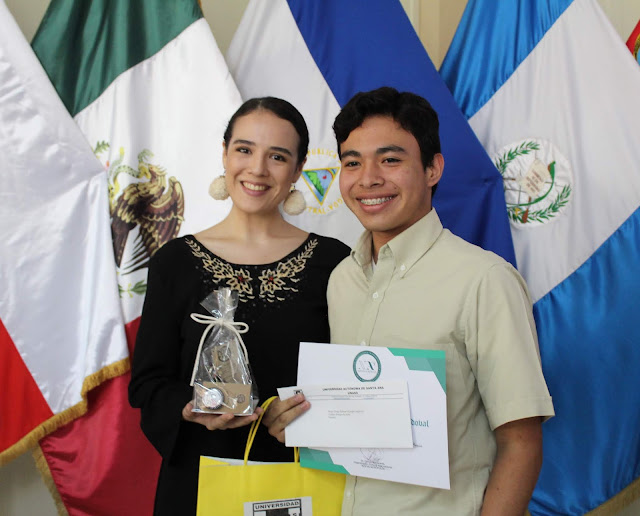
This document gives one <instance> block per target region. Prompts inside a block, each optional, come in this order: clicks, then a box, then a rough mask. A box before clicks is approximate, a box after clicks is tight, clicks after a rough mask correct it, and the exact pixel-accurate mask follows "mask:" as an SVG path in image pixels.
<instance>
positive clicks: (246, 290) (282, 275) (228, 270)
mask: <svg viewBox="0 0 640 516" xmlns="http://www.w3.org/2000/svg"><path fill="white" fill-rule="evenodd" d="M185 240H186V242H187V244H188V245H189V247H190V248H191V252H192V253H193V255H194V256H195V257H196V258H200V260H202V266H203V267H204V269H205V270H206V271H208V272H210V273H211V274H212V276H213V279H214V280H215V281H216V282H218V283H224V284H226V286H228V287H229V288H232V289H234V290H237V291H238V294H239V295H238V299H239V300H240V301H242V302H247V301H249V300H254V299H256V296H255V295H254V293H253V287H252V286H251V282H252V281H253V278H252V277H251V273H250V272H249V271H248V270H247V269H244V268H242V267H237V268H235V267H233V266H232V265H231V264H230V263H227V262H224V261H222V260H220V259H219V258H217V257H215V256H213V257H212V256H211V255H209V254H208V253H207V252H206V251H203V250H202V249H201V248H200V246H199V245H198V242H196V241H194V240H191V239H189V238H187V239H185ZM317 245H318V241H317V240H315V239H314V240H310V241H309V243H308V244H307V245H306V246H305V247H304V249H303V250H302V252H300V253H299V254H298V255H296V256H292V257H291V258H289V259H288V260H287V261H284V262H279V263H278V264H277V266H276V268H275V270H273V269H263V270H262V273H261V274H260V276H258V280H259V281H260V294H259V297H260V299H263V300H265V301H267V302H269V303H274V302H276V301H284V299H285V298H284V297H281V296H282V295H284V293H285V292H287V291H288V292H298V289H297V288H295V284H296V283H298V282H299V281H300V278H298V277H296V276H297V275H298V274H299V273H300V272H302V271H303V270H304V268H305V266H306V264H307V260H308V259H309V258H311V256H312V255H313V250H314V249H315V248H316V246H317ZM278 294H280V295H278Z"/></svg>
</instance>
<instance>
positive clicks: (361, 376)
mask: <svg viewBox="0 0 640 516" xmlns="http://www.w3.org/2000/svg"><path fill="white" fill-rule="evenodd" d="M445 369H446V368H445V353H444V351H441V350H435V351H434V350H423V349H402V348H380V347H361V346H344V345H338V344H317V343H309V342H303V343H301V344H300V355H299V357H298V384H300V385H304V384H329V383H343V382H351V381H353V380H354V378H355V379H356V380H357V381H363V383H367V384H368V385H375V384H376V383H379V382H387V381H393V380H402V381H406V382H407V386H408V390H409V405H410V411H411V429H412V433H413V443H414V447H413V448H412V449H390V448H382V447H358V448H355V447H354V448H335V447H326V448H325V447H323V448H321V449H319V448H301V449H300V464H301V465H302V466H303V467H310V468H316V469H323V470H327V471H336V472H340V473H346V474H350V475H357V476H361V477H369V478H377V479H380V480H389V481H393V482H402V483H406V484H416V485H421V486H429V487H437V488H442V489H449V488H450V483H449V451H448V450H449V446H448V440H447V397H446V381H445ZM386 423H387V421H386V420H382V421H380V422H379V426H385V425H386Z"/></svg>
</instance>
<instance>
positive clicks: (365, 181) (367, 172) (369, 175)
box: [360, 163, 384, 188]
mask: <svg viewBox="0 0 640 516" xmlns="http://www.w3.org/2000/svg"><path fill="white" fill-rule="evenodd" d="M383 182H384V181H383V179H382V175H381V170H380V167H379V166H378V165H377V164H376V163H364V164H363V165H362V169H361V172H360V185H361V186H363V187H365V188H369V187H372V186H378V185H381V184H382V183H383Z"/></svg>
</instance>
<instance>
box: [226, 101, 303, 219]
mask: <svg viewBox="0 0 640 516" xmlns="http://www.w3.org/2000/svg"><path fill="white" fill-rule="evenodd" d="M299 141H300V137H299V136H298V133H297V132H296V130H295V128H294V127H293V125H292V124H291V122H289V121H287V120H284V119H282V118H279V117H278V116H276V115H275V114H273V113H272V112H271V111H268V110H264V109H261V110H257V111H253V112H252V113H249V114H247V115H244V116H241V117H240V118H238V119H236V121H235V124H234V125H233V132H232V133H231V137H230V138H229V143H228V145H225V146H224V149H223V154H222V162H223V164H224V168H225V170H226V176H225V177H226V182H227V189H228V191H229V195H230V196H231V199H232V200H233V204H234V206H235V207H236V208H238V209H240V210H242V211H244V212H247V213H255V214H258V213H263V214H270V213H272V212H273V211H274V210H277V209H278V204H280V203H281V202H282V201H283V200H284V198H285V197H286V196H287V193H288V192H289V189H290V187H291V184H292V183H294V182H295V181H297V180H298V178H299V177H300V174H301V172H302V165H303V164H304V163H300V164H298V163H296V161H297V159H296V156H297V153H298V143H299ZM223 145H224V144H223Z"/></svg>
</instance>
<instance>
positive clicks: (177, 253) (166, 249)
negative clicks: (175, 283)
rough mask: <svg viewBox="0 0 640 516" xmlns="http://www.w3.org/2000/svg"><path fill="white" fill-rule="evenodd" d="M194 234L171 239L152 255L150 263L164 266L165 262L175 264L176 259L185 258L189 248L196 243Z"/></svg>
mask: <svg viewBox="0 0 640 516" xmlns="http://www.w3.org/2000/svg"><path fill="white" fill-rule="evenodd" d="M195 242H196V241H195V238H194V237H193V235H184V236H181V237H177V238H174V239H172V240H169V241H168V242H167V243H166V244H164V245H163V246H162V247H161V248H160V249H158V250H157V251H156V253H155V254H154V255H153V256H152V257H151V263H150V265H156V266H162V265H163V264H167V263H169V264H175V262H176V261H181V260H185V259H186V257H187V256H188V254H189V249H191V247H192V246H193V245H194V243H195Z"/></svg>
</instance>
